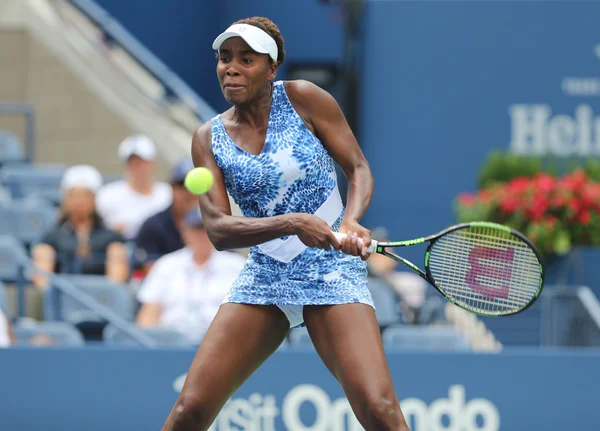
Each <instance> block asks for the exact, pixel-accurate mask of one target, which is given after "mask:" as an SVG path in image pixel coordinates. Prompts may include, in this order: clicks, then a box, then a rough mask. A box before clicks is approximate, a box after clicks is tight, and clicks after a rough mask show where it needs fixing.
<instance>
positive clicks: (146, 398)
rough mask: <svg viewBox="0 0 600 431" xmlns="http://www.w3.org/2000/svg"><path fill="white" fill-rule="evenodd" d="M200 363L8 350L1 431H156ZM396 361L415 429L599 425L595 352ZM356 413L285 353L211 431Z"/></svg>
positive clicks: (182, 357)
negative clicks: (187, 375)
mask: <svg viewBox="0 0 600 431" xmlns="http://www.w3.org/2000/svg"><path fill="white" fill-rule="evenodd" d="M193 356H194V352H193V351H191V350H190V351H188V350H182V351H176V350H174V351H144V350H137V349H126V350H112V349H106V350H104V349H81V350H78V349H74V350H61V349H57V350H54V349H40V350H30V349H16V348H15V349H8V350H3V351H0V370H2V384H1V385H0V399H2V403H1V404H0V427H1V428H2V429H6V430H19V431H30V430H31V431H33V430H36V431H37V430H41V429H53V430H54V429H56V430H59V429H60V430H75V429H77V430H79V429H81V430H83V429H85V430H86V431H105V430H128V431H138V430H139V431H147V430H159V429H160V427H161V426H162V424H163V422H164V420H165V418H166V417H167V416H168V414H169V411H170V409H171V407H172V406H173V403H174V402H175V400H176V398H177V395H178V392H177V391H178V390H179V388H180V387H181V385H182V381H183V379H184V378H185V377H182V376H184V375H185V373H186V372H187V370H188V368H189V365H190V363H191V361H192V358H193ZM388 360H389V362H390V367H391V371H392V375H393V378H394V381H395V385H396V389H397V393H398V397H399V399H400V400H401V405H402V408H403V410H404V413H405V414H406V415H407V416H408V417H409V418H410V421H411V424H412V428H411V429H412V430H413V431H441V430H453V431H476V430H477V431H483V430H485V431H497V430H498V429H502V430H510V431H531V430H595V429H598V425H599V424H600V410H599V409H598V408H597V401H598V399H600V388H599V387H598V385H594V384H591V382H598V381H600V367H598V363H599V360H600V353H598V352H596V353H585V352H579V353H565V352H562V353H561V352H553V353H548V352H547V353H544V352H541V351H523V352H515V353H503V354H499V355H485V354H453V353H444V354H421V353H411V352H401V353H393V352H390V353H389V354H388ZM349 412H350V410H349V408H348V404H347V401H346V400H345V398H344V397H343V393H342V391H341V389H340V388H339V386H338V385H337V383H336V382H335V380H334V379H333V377H331V375H330V374H329V373H328V371H327V369H326V368H325V367H324V366H323V365H322V363H321V362H320V360H319V357H318V356H317V354H316V353H315V352H314V351H306V352H286V351H280V352H277V353H276V354H275V355H274V356H273V357H272V358H270V359H269V360H268V361H267V362H266V363H265V364H264V366H263V367H262V368H261V369H259V371H258V372H257V373H256V374H255V375H254V376H253V377H251V378H250V380H249V381H248V382H247V383H246V384H245V385H244V386H243V387H242V388H241V389H240V390H239V391H238V392H237V393H236V394H235V395H234V397H233V399H232V401H230V403H229V404H228V405H226V407H225V408H224V410H223V412H222V413H221V416H220V418H218V419H217V421H216V425H215V426H214V427H213V428H212V429H211V431H225V430H228V431H229V430H250V429H252V428H250V426H249V425H250V424H251V423H252V422H254V423H260V424H261V425H262V427H261V428H254V429H255V430H256V429H262V430H264V431H274V430H284V429H289V430H292V429H296V430H307V431H309V430H312V431H317V430H320V431H345V430H349V431H358V429H359V428H357V427H355V426H352V427H350V426H347V425H345V424H344V418H346V419H347V418H348V415H349ZM444 414H445V415H448V416H446V417H445V418H444V417H442V416H443V415H444ZM350 418H351V423H355V422H354V421H355V419H354V418H353V415H350ZM298 421H300V424H302V425H303V427H298ZM294 425H295V426H294Z"/></svg>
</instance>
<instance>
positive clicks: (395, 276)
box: [367, 227, 427, 323]
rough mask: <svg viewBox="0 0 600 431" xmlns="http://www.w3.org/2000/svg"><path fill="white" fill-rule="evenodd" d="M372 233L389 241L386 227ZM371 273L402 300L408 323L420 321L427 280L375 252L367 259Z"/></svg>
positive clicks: (379, 238)
mask: <svg viewBox="0 0 600 431" xmlns="http://www.w3.org/2000/svg"><path fill="white" fill-rule="evenodd" d="M371 235H372V237H373V239H374V240H377V241H389V238H388V233H387V230H386V229H385V228H382V227H379V228H376V229H373V231H372V232H371ZM367 265H368V269H369V274H370V275H371V276H374V277H380V278H382V279H384V280H385V281H386V283H387V285H388V286H390V288H391V289H393V290H394V292H396V294H397V295H398V296H399V297H400V300H401V305H400V306H401V310H400V311H401V312H402V315H403V318H404V321H405V322H406V323H418V322H419V311H420V309H421V307H423V305H424V304H425V297H426V289H427V282H426V281H425V280H423V279H422V278H421V277H420V276H418V275H417V274H414V273H413V272H411V271H409V270H406V271H398V270H397V266H398V263H397V262H396V261H395V260H393V259H390V258H389V257H386V256H384V255H381V254H377V253H375V254H373V255H371V257H370V258H369V260H368V261H367Z"/></svg>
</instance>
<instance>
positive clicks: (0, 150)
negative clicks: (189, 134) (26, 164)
mask: <svg viewBox="0 0 600 431" xmlns="http://www.w3.org/2000/svg"><path fill="white" fill-rule="evenodd" d="M23 161H25V153H24V152H23V147H22V146H21V143H20V142H19V138H17V136H16V135H15V134H14V133H12V132H8V131H6V130H0V166H1V165H4V164H5V163H10V162H23Z"/></svg>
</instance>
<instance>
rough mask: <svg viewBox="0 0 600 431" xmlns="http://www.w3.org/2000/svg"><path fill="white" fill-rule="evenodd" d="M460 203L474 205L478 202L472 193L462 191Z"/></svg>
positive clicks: (459, 197)
mask: <svg viewBox="0 0 600 431" xmlns="http://www.w3.org/2000/svg"><path fill="white" fill-rule="evenodd" d="M458 203H459V204H460V205H463V206H466V207H473V206H475V204H476V203H477V199H476V198H475V196H474V195H472V194H471V193H461V194H460V195H458Z"/></svg>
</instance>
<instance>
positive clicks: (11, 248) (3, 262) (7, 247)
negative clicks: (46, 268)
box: [0, 221, 28, 282]
mask: <svg viewBox="0 0 600 431" xmlns="http://www.w3.org/2000/svg"><path fill="white" fill-rule="evenodd" d="M0 223H1V221H0ZM27 259H28V257H27V250H26V249H25V246H24V245H23V243H22V242H21V241H19V240H18V239H17V238H15V237H14V236H12V235H1V234H0V280H2V281H4V282H14V281H16V280H17V278H18V271H19V264H20V262H22V261H24V260H25V261H26V260H27Z"/></svg>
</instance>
